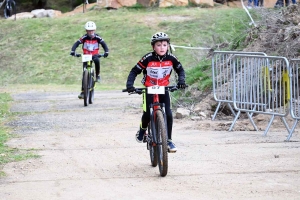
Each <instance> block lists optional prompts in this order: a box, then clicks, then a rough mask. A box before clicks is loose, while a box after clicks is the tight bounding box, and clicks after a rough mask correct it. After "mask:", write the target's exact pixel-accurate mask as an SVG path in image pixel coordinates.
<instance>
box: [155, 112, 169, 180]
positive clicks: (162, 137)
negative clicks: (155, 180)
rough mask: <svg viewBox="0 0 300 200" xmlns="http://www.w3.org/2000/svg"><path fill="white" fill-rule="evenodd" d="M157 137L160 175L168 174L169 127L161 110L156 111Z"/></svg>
mask: <svg viewBox="0 0 300 200" xmlns="http://www.w3.org/2000/svg"><path fill="white" fill-rule="evenodd" d="M155 128H156V137H157V143H158V145H157V156H158V167H159V172H160V176H166V175H167V173H168V146H167V129H166V124H165V121H164V116H163V113H162V111H161V110H157V111H156V120H155Z"/></svg>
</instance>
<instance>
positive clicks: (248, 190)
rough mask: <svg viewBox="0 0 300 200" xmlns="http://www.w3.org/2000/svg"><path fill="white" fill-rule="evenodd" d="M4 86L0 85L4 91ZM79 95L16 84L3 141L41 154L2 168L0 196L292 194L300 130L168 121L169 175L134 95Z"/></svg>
mask: <svg viewBox="0 0 300 200" xmlns="http://www.w3.org/2000/svg"><path fill="white" fill-rule="evenodd" d="M4 91H6V89H5V88H4V89H3V88H2V89H1V92H4ZM77 95H78V94H77V93H75V92H70V91H55V90H47V91H45V90H38V89H31V90H27V91H25V90H22V91H21V90H20V91H15V92H14V93H13V94H12V97H13V99H14V103H13V105H12V107H11V112H15V113H16V114H17V118H16V119H15V120H14V121H12V122H10V123H8V124H7V126H10V127H12V128H13V130H14V131H13V132H14V134H16V135H17V137H16V138H14V139H12V140H10V141H9V142H8V143H7V144H8V145H9V146H11V147H15V148H19V149H35V150H37V151H36V153H37V154H38V155H40V158H37V159H29V160H25V161H21V162H13V163H9V164H6V165H5V166H4V168H3V171H4V172H5V173H6V175H7V176H6V177H4V178H1V179H0V191H1V194H0V199H4V200H36V199H43V200H45V199H49V200H50V199H51V200H55V199H64V200H67V199H70V200H71V199H72V200H74V199H153V198H157V197H158V196H159V198H160V199H239V200H240V199H264V200H265V199H272V200H274V199H299V197H300V179H299V173H300V170H299V169H300V162H299V160H300V148H299V141H300V136H299V133H298V132H297V133H296V134H294V135H293V137H292V140H291V142H284V140H285V138H286V136H287V130H285V129H281V128H277V127H276V128H274V127H273V128H271V131H270V132H269V133H268V134H267V135H266V136H263V132H262V131H233V132H229V131H227V128H226V127H223V128H222V130H219V131H214V128H215V127H217V126H218V124H219V123H223V124H226V123H227V124H230V120H221V119H217V120H215V121H211V120H203V121H193V120H190V119H174V130H173V141H174V142H175V144H176V145H177V148H178V151H177V153H174V154H168V155H169V165H168V166H169V169H168V174H167V176H166V177H160V175H159V170H158V168H157V167H155V168H154V167H152V166H151V165H150V157H149V152H148V150H147V149H146V145H145V144H141V143H137V142H136V141H135V138H134V136H135V133H136V131H137V129H138V126H139V122H140V117H141V96H139V95H128V94H127V93H122V92H121V91H105V92H104V91H96V94H95V102H94V104H92V105H89V106H87V107H84V106H83V102H82V101H81V100H78V99H77Z"/></svg>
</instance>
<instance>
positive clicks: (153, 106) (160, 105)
mask: <svg viewBox="0 0 300 200" xmlns="http://www.w3.org/2000/svg"><path fill="white" fill-rule="evenodd" d="M145 98H146V93H145ZM145 103H146V101H145ZM158 110H161V112H162V114H163V116H164V121H165V126H166V130H167V131H166V133H168V126H167V117H166V114H165V113H166V112H165V104H164V103H159V94H153V102H152V103H151V104H150V119H151V120H150V123H151V126H152V127H155V125H154V123H155V121H156V112H157V111H158ZM152 132H153V133H152V137H153V138H152V145H153V146H156V145H161V144H159V143H158V142H157V138H156V130H155V129H153V131H152Z"/></svg>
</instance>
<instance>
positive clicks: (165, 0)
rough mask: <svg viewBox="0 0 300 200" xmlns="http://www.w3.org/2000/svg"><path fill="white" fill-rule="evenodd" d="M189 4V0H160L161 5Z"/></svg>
mask: <svg viewBox="0 0 300 200" xmlns="http://www.w3.org/2000/svg"><path fill="white" fill-rule="evenodd" d="M188 4H189V1H188V0H162V1H160V4H159V7H169V6H187V5H188Z"/></svg>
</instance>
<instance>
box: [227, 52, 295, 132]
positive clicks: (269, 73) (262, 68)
mask: <svg viewBox="0 0 300 200" xmlns="http://www.w3.org/2000/svg"><path fill="white" fill-rule="evenodd" d="M289 75H290V68H289V62H288V60H287V59H286V58H285V57H276V56H255V55H235V58H234V71H233V77H234V81H233V82H234V86H235V87H234V91H233V94H234V95H233V104H234V108H235V109H236V110H238V114H237V115H236V117H235V119H234V121H233V123H232V125H231V128H230V130H231V129H232V128H233V126H234V124H235V122H236V120H237V119H238V117H239V115H240V113H241V112H246V113H247V115H248V117H249V119H250V121H251V123H252V125H253V126H254V127H255V129H256V130H257V127H256V125H255V124H254V121H253V120H252V115H250V114H249V113H259V114H267V115H271V116H272V117H271V119H270V121H269V124H268V126H267V128H266V130H265V132H264V135H266V134H267V132H268V130H269V128H270V126H271V124H272V123H273V120H274V117H275V116H279V117H281V119H282V120H283V122H285V119H284V117H285V116H287V115H288V114H289V112H290V104H289V100H290V79H289ZM285 126H286V128H287V129H288V126H287V124H286V123H285Z"/></svg>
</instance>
